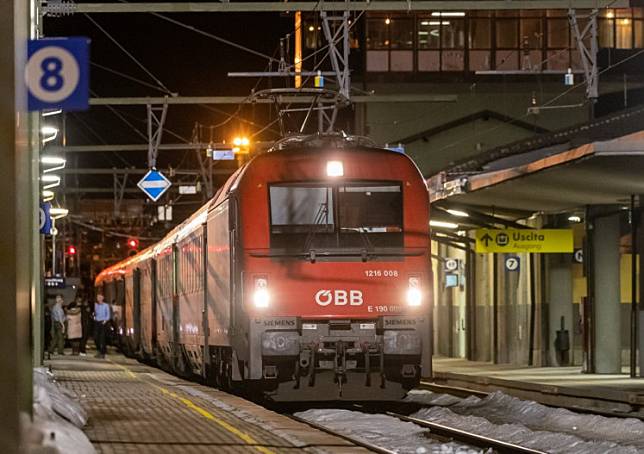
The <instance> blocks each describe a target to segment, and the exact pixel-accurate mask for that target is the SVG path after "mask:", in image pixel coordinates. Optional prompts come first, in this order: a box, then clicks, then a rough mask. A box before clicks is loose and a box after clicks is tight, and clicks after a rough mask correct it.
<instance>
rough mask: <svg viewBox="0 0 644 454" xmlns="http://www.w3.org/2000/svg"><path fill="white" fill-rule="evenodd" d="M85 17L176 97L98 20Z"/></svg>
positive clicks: (87, 15) (160, 85) (170, 93)
mask: <svg viewBox="0 0 644 454" xmlns="http://www.w3.org/2000/svg"><path fill="white" fill-rule="evenodd" d="M83 15H84V16H85V17H86V18H87V20H89V21H90V22H91V23H92V24H94V26H96V28H98V29H99V30H100V31H101V32H102V33H103V34H104V35H105V36H107V38H108V39H109V40H110V41H112V42H113V43H114V44H115V45H116V46H117V47H118V48H119V49H121V51H123V53H124V54H125V55H127V56H128V57H129V58H130V59H131V60H132V61H133V62H134V63H136V64H137V66H138V67H139V68H141V69H142V70H143V71H144V72H145V73H146V74H147V75H148V76H150V77H151V78H152V80H154V82H156V84H157V85H158V86H159V87H160V88H162V89H163V90H164V91H165V92H166V93H167V94H169V95H173V96H175V95H176V93H173V92H171V91H170V89H169V88H168V87H166V86H165V85H164V83H163V82H161V81H160V80H159V79H158V78H157V77H156V76H155V75H154V74H152V72H151V71H150V70H149V69H147V68H146V67H145V65H143V63H141V62H140V61H139V60H138V59H137V58H136V57H135V56H134V55H132V53H131V52H130V51H128V50H127V49H126V48H125V46H123V45H122V44H121V43H119V42H118V40H117V39H116V38H114V37H113V36H112V35H111V34H110V33H109V32H108V31H107V30H105V28H103V27H102V26H101V24H99V23H98V22H96V20H95V19H93V18H92V17H91V16H90V15H89V14H87V13H84V14H83Z"/></svg>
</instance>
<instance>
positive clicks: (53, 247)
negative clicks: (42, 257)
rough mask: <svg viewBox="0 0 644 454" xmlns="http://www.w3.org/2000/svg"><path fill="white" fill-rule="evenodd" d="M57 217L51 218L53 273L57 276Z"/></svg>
mask: <svg viewBox="0 0 644 454" xmlns="http://www.w3.org/2000/svg"><path fill="white" fill-rule="evenodd" d="M56 233H57V230H56V219H52V220H51V275H52V277H53V276H56Z"/></svg>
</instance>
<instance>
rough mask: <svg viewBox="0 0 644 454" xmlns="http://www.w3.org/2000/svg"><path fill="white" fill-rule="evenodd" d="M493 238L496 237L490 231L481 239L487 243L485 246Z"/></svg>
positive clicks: (486, 244)
mask: <svg viewBox="0 0 644 454" xmlns="http://www.w3.org/2000/svg"><path fill="white" fill-rule="evenodd" d="M492 240H494V238H492V237H491V236H490V234H489V233H486V234H485V235H483V236H482V237H481V241H482V242H484V243H485V247H487V246H488V244H489V243H490V241H492Z"/></svg>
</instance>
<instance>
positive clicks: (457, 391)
mask: <svg viewBox="0 0 644 454" xmlns="http://www.w3.org/2000/svg"><path fill="white" fill-rule="evenodd" d="M495 386H497V387H498V388H502V389H499V391H504V392H506V393H507V392H508V390H510V389H512V388H510V387H503V386H500V385H495ZM417 389H426V390H428V391H432V392H442V393H445V394H450V395H452V396H456V397H468V396H472V395H473V396H476V397H481V398H484V397H487V396H489V395H490V394H491V393H489V392H487V391H481V390H478V389H472V388H463V387H460V386H451V385H439V384H437V383H430V382H425V381H421V382H420V385H419V386H418V387H417ZM508 394H509V395H512V394H511V393H508ZM513 397H517V396H513ZM538 397H539V396H533V397H531V399H532V400H534V401H535V402H538V403H539V404H541V405H545V406H546V407H552V408H564V409H566V410H570V411H574V412H577V413H584V414H593V415H599V416H605V417H607V418H622V419H623V418H635V419H640V420H642V421H644V415H642V414H637V413H625V412H617V411H610V410H603V409H601V408H587V407H579V406H576V405H552V404H549V403H543V402H540V401H539V398H538Z"/></svg>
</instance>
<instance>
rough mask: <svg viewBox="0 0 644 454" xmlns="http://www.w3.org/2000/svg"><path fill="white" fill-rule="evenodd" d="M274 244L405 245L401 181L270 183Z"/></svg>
mask: <svg viewBox="0 0 644 454" xmlns="http://www.w3.org/2000/svg"><path fill="white" fill-rule="evenodd" d="M269 194H270V208H271V210H270V211H271V247H274V248H284V249H289V250H293V249H296V250H300V251H301V250H308V249H309V248H316V249H320V248H325V249H333V248H356V249H372V248H374V247H378V248H386V247H402V244H403V237H402V232H403V224H402V220H403V212H402V206H403V205H402V189H401V185H400V184H399V183H390V182H387V183H381V182H379V183H351V184H339V185H316V184H305V183H292V184H278V185H271V186H270V191H269Z"/></svg>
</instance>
